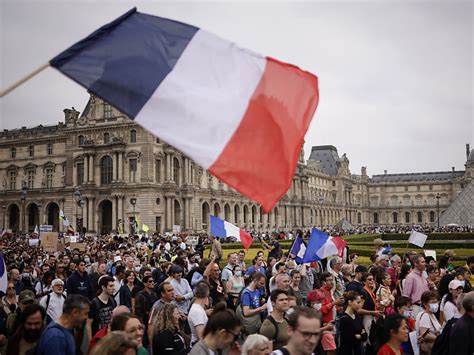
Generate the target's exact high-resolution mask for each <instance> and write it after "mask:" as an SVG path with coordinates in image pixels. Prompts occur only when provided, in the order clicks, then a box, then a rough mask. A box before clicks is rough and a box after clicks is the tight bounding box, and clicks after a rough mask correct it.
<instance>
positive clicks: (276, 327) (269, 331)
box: [260, 289, 289, 350]
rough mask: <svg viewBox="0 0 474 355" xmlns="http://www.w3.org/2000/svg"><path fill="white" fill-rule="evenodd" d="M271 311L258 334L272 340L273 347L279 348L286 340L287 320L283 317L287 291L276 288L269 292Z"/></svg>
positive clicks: (287, 305) (286, 306) (287, 304)
mask: <svg viewBox="0 0 474 355" xmlns="http://www.w3.org/2000/svg"><path fill="white" fill-rule="evenodd" d="M270 300H271V302H272V308H273V310H272V312H271V313H270V315H269V316H268V317H267V319H265V320H264V321H263V323H262V326H261V327H260V334H262V335H265V336H266V337H267V338H268V339H269V340H271V341H272V342H273V349H275V350H276V349H280V348H281V347H283V346H285V345H286V343H287V342H288V333H287V327H288V322H287V318H286V317H285V314H286V312H287V311H288V308H289V303H288V292H286V291H285V290H279V289H276V290H274V291H272V292H271V293H270Z"/></svg>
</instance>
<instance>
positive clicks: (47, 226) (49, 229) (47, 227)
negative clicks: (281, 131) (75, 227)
mask: <svg viewBox="0 0 474 355" xmlns="http://www.w3.org/2000/svg"><path fill="white" fill-rule="evenodd" d="M39 231H40V233H41V232H46V233H50V232H52V231H53V226H52V225H50V224H41V225H40V227H39Z"/></svg>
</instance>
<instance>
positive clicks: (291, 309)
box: [286, 308, 294, 315]
mask: <svg viewBox="0 0 474 355" xmlns="http://www.w3.org/2000/svg"><path fill="white" fill-rule="evenodd" d="M293 311H294V309H293V308H290V309H288V310H287V311H286V314H287V315H290V314H291V313H293Z"/></svg>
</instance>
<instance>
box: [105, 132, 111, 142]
mask: <svg viewBox="0 0 474 355" xmlns="http://www.w3.org/2000/svg"><path fill="white" fill-rule="evenodd" d="M109 143H110V134H108V133H104V144H109Z"/></svg>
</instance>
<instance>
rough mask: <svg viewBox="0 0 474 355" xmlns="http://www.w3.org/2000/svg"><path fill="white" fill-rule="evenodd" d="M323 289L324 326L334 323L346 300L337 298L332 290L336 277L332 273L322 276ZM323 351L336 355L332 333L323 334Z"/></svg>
mask: <svg viewBox="0 0 474 355" xmlns="http://www.w3.org/2000/svg"><path fill="white" fill-rule="evenodd" d="M321 282H322V287H321V288H320V290H321V291H322V292H323V294H324V298H323V299H322V300H321V313H322V315H323V316H322V321H323V325H326V324H329V323H333V321H334V320H335V319H334V315H335V314H336V312H337V307H340V306H342V304H343V303H344V298H342V297H336V296H335V295H334V294H333V293H332V290H334V276H333V275H331V274H330V273H323V274H322V275H321ZM322 344H323V349H324V350H325V351H326V352H327V353H328V354H330V355H333V354H335V353H336V342H335V339H334V334H333V333H332V332H330V331H326V332H324V333H323V339H322Z"/></svg>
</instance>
